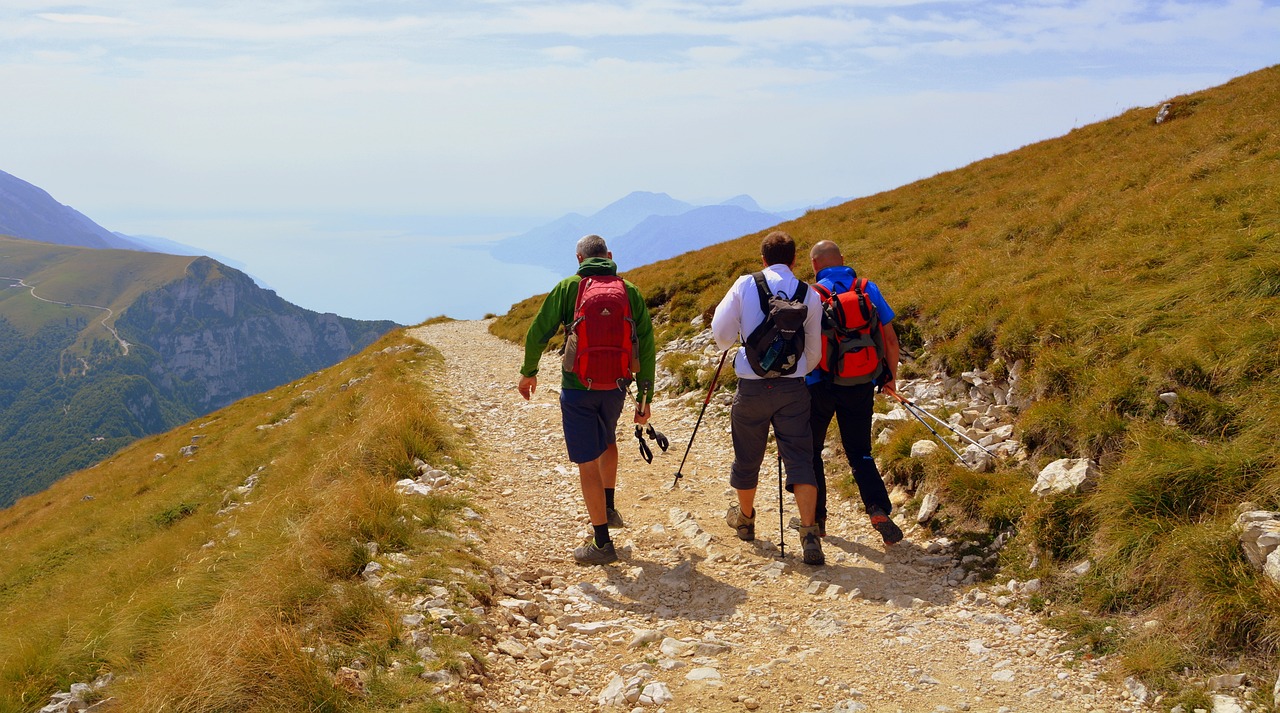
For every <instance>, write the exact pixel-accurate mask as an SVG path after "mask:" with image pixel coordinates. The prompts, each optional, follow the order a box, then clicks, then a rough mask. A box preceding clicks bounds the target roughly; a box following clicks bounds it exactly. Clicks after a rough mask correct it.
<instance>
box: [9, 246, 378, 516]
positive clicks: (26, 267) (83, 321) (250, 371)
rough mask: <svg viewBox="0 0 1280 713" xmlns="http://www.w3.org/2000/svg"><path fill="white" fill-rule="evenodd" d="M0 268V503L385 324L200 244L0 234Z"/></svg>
mask: <svg viewBox="0 0 1280 713" xmlns="http://www.w3.org/2000/svg"><path fill="white" fill-rule="evenodd" d="M0 277H4V278H8V279H7V280H0V507H4V506H7V505H9V504H11V503H12V502H13V501H14V499H15V498H17V497H21V496H23V495H27V494H30V493H34V492H38V491H39V490H41V489H43V488H45V487H47V486H48V485H49V484H50V483H51V482H53V481H54V480H56V479H58V478H59V477H62V476H63V475H65V474H67V473H69V472H71V471H74V470H77V469H79V468H83V467H85V466H87V465H89V464H91V463H95V462H98V461H100V460H102V459H103V458H105V457H107V456H108V455H110V454H111V453H114V452H115V451H116V450H118V449H120V448H121V447H123V446H125V445H126V444H128V443H131V442H132V441H133V440H135V439H137V438H139V437H142V436H145V435H149V434H153V433H159V432H162V431H167V430H169V429H170V428H173V427H174V426H176V425H177V424H180V423H183V422H185V421H188V420H190V419H191V418H193V417H195V416H196V415H198V414H202V413H208V412H209V411H212V410H214V409H216V408H219V407H221V406H225V405H227V404H229V403H231V402H233V401H235V400H236V399H238V398H240V397H242V396H245V395H247V394H251V393H257V392H260V391H263V390H265V389H269V388H272V387H274V386H277V385H279V384H282V383H286V382H288V381H291V380H293V379H296V378H298V377H299V376H301V375H303V374H308V373H311V372H313V371H315V370H316V369H320V368H323V367H325V366H328V365H330V364H333V363H335V362H337V361H339V360H341V359H343V358H346V357H348V356H350V355H352V354H354V353H356V352H358V351H359V350H360V349H361V348H362V347H364V346H365V345H367V344H369V343H370V342H372V341H374V340H376V339H377V338H378V337H379V336H381V335H382V334H385V333H386V332H388V331H389V330H391V329H392V328H393V327H395V325H394V324H393V323H391V322H364V321H359V320H350V319H345V318H341V317H335V316H333V315H320V314H317V313H314V312H309V311H307V310H304V309H302V308H300V307H297V306H296V305H292V304H289V303H288V302H285V301H284V300H282V299H281V298H280V297H279V296H278V295H276V294H275V293H274V292H270V291H268V290H263V289H261V288H259V287H257V286H256V285H255V284H254V283H253V281H252V279H251V278H249V277H248V276H247V275H244V274H243V273H240V272H238V271H236V270H233V269H231V268H226V267H224V266H221V265H219V264H218V263H216V262H214V261H213V260H211V259H209V258H203V257H201V258H193V257H182V256H172V255H160V254H156V253H142V252H131V251H124V250H94V249H89V248H75V247H66V246H61V245H50V244H46V243H37V242H31V241H26V240H17V239H11V238H0ZM19 279H20V280H22V281H24V282H25V285H28V286H31V287H33V288H34V296H33V293H32V290H31V289H28V288H27V287H23V286H19V285H18V284H17V280H19ZM76 305H96V306H99V307H103V308H109V309H111V310H113V311H112V313H107V312H106V311H105V310H104V309H92V308H90V307H88V306H76ZM104 320H105V321H106V325H105V326H104ZM108 327H113V328H114V329H115V330H116V331H117V332H118V333H119V336H120V339H122V340H125V341H126V342H128V343H129V344H130V346H129V349H128V352H127V353H126V352H125V349H124V348H122V346H121V344H120V341H118V340H117V338H116V336H115V335H114V334H113V333H112V332H111V330H110V329H108Z"/></svg>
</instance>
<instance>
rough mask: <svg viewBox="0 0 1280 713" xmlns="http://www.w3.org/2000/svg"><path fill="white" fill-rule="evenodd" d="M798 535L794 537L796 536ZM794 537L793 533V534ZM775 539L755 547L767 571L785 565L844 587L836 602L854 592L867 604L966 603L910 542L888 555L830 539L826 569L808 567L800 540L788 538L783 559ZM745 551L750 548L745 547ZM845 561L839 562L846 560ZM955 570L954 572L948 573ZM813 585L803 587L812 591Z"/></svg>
mask: <svg viewBox="0 0 1280 713" xmlns="http://www.w3.org/2000/svg"><path fill="white" fill-rule="evenodd" d="M791 532H794V531H791ZM789 534H790V533H789ZM772 540H773V538H762V537H757V539H756V540H755V541H754V542H752V543H751V550H752V552H751V555H752V556H754V557H758V558H760V563H761V567H762V568H764V567H767V566H768V564H769V563H770V562H782V563H784V568H783V570H782V571H783V572H784V573H786V574H793V575H798V576H800V577H803V578H805V579H806V580H808V582H815V581H817V582H823V583H828V584H838V585H840V586H842V587H844V592H842V593H840V594H838V595H835V596H834V597H832V598H840V597H844V596H847V593H848V592H849V591H852V590H853V589H855V588H856V589H859V590H861V592H862V595H861V598H862V599H866V600H871V601H875V600H879V601H888V600H891V599H894V598H897V597H907V598H908V600H910V599H920V600H922V601H924V602H926V603H928V604H932V605H936V606H942V605H946V604H950V603H952V602H954V601H956V600H957V599H959V598H960V595H961V594H962V593H963V590H961V589H958V588H957V587H954V586H951V585H948V584H946V582H945V573H946V571H947V570H945V569H934V568H933V567H932V565H930V564H929V561H928V560H923V561H922V558H926V557H929V555H928V553H927V552H926V551H925V550H924V549H923V548H921V547H920V546H919V545H917V544H916V543H914V542H911V541H910V540H903V541H902V542H899V543H897V544H895V545H892V546H891V547H889V548H888V549H887V550H885V549H882V548H881V547H876V546H871V545H867V544H864V543H862V542H859V541H857V540H850V539H846V538H844V537H840V536H839V535H828V536H827V537H824V538H823V539H822V549H823V554H824V555H825V556H826V560H827V562H826V564H825V565H822V566H819V567H814V566H811V565H807V564H804V562H802V561H801V559H800V540H799V537H798V536H796V537H790V536H788V537H787V538H786V557H785V559H780V558H779V557H778V548H777V544H776V543H775V542H773V541H772ZM743 544H744V545H745V544H747V543H743ZM842 554H843V555H845V557H843V558H842V559H843V561H838V560H839V559H841V557H840V556H841V555H842ZM948 569H949V568H948ZM809 586H810V585H809V584H807V583H806V584H805V585H802V588H803V589H805V590H807V589H808V587H809ZM812 594H813V596H814V597H815V602H814V603H815V604H818V603H820V602H821V601H823V600H824V599H825V598H826V597H827V594H826V590H825V588H822V587H820V588H819V591H817V592H814V593H812Z"/></svg>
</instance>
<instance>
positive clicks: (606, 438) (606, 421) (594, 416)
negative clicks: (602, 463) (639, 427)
mask: <svg viewBox="0 0 1280 713" xmlns="http://www.w3.org/2000/svg"><path fill="white" fill-rule="evenodd" d="M626 399H627V392H625V391H623V390H621V389H609V390H608V391H586V390H583V389H561V390H560V419H561V421H562V422H563V423H564V445H565V448H566V449H568V451H569V460H571V461H573V462H574V463H590V462H591V461H593V460H595V459H597V458H599V457H600V456H601V455H602V454H603V453H604V452H605V451H606V450H608V448H609V446H611V445H613V444H614V443H616V442H617V440H618V438H617V432H618V417H619V416H621V415H622V404H623V403H624V402H625V401H626Z"/></svg>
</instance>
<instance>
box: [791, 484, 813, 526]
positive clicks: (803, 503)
mask: <svg viewBox="0 0 1280 713" xmlns="http://www.w3.org/2000/svg"><path fill="white" fill-rule="evenodd" d="M793 490H794V491H795V496H796V509H798V510H799V511H800V524H801V525H802V526H804V527H808V526H809V525H812V524H814V523H815V522H817V519H816V513H815V511H816V510H817V507H818V487H817V486H816V485H796V486H794V488H793Z"/></svg>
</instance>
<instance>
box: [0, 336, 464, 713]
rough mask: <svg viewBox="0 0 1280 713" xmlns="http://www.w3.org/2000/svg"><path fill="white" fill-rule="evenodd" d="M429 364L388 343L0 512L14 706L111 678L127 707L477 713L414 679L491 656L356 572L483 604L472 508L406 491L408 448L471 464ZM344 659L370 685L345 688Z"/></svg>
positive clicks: (416, 350)
mask: <svg viewBox="0 0 1280 713" xmlns="http://www.w3.org/2000/svg"><path fill="white" fill-rule="evenodd" d="M0 344H3V343H2V342H0ZM436 362H438V356H435V355H433V354H431V353H430V352H429V351H428V350H426V349H425V348H423V347H422V346H421V345H416V344H414V343H412V342H411V340H408V339H406V338H405V337H404V335H403V333H396V334H393V335H390V336H388V337H386V338H385V339H384V340H382V341H381V342H379V343H378V344H376V345H374V346H373V347H372V348H369V349H366V350H365V351H364V352H363V353H361V354H359V355H358V356H356V357H353V358H351V359H348V360H346V361H344V362H342V363H341V364H338V365H336V366H334V367H331V368H329V369H327V370H324V371H322V372H319V373H315V374H310V375H308V376H306V377H304V378H303V379H301V380H299V381H297V382H294V383H291V384H288V385H285V386H281V387H278V388H277V389H275V390H273V391H271V392H268V393H265V394H261V395H257V396H252V397H249V398H246V399H244V400H242V401H239V402H237V403H236V404H234V405H232V406H229V407H227V408H225V409H222V410H219V411H217V412H214V413H212V414H210V415H208V416H207V417H205V418H202V419H200V420H199V421H195V422H191V423H189V424H186V425H185V426H183V427H181V428H178V429H175V430H173V431H170V432H168V433H165V434H163V435H159V436H154V437H150V438H147V439H145V440H143V441H142V442H140V443H136V444H134V445H132V446H129V447H126V448H124V449H122V450H121V451H119V452H117V453H115V454H114V455H113V456H112V457H111V458H109V459H108V460H106V461H105V462H103V463H101V464H99V465H97V466H96V467H94V468H91V469H88V470H84V471H81V472H78V473H75V474H74V475H72V476H70V477H68V478H65V479H63V480H61V481H60V482H58V483H55V484H54V485H53V486H52V487H50V488H49V489H48V490H47V491H45V492H43V493H41V494H39V495H37V496H34V497H29V498H26V499H23V500H22V501H20V502H18V503H17V504H16V505H15V506H13V507H11V508H9V509H7V510H2V511H0V533H2V536H0V553H2V554H3V556H0V602H3V606H2V607H0V711H4V712H5V713H18V712H20V711H21V712H23V713H32V712H34V711H37V710H39V709H40V708H41V707H42V706H43V705H44V704H45V703H47V702H48V701H49V696H51V695H53V694H55V693H57V692H59V691H67V690H68V689H69V688H70V687H71V684H72V683H76V682H84V683H89V682H92V681H94V680H95V679H97V678H98V677H99V676H101V675H103V674H107V673H110V674H113V675H114V682H113V683H112V685H111V687H110V688H108V689H107V691H106V692H105V693H104V694H99V697H101V695H109V696H111V697H113V698H114V699H115V703H116V708H114V710H152V711H154V710H183V711H188V712H189V713H197V712H203V713H213V712H214V711H227V710H243V711H267V710H276V711H300V710H309V711H333V712H336V711H357V710H358V711H382V710H387V711H390V710H403V709H404V708H403V705H404V704H405V703H406V702H413V703H414V705H416V706H419V707H418V708H416V709H418V710H433V711H440V712H441V713H447V712H449V711H461V710H463V708H462V706H460V705H455V704H451V703H449V702H448V701H445V700H442V696H441V695H440V694H438V693H436V692H434V690H435V688H436V686H435V685H434V684H432V683H431V682H429V681H426V680H423V679H421V678H419V677H418V674H419V673H421V672H423V671H424V670H430V671H433V672H435V671H440V674H439V675H442V676H444V677H445V678H446V679H448V678H450V677H452V675H453V674H451V673H450V671H452V670H457V671H468V670H469V669H468V666H477V665H478V664H477V662H476V659H474V658H472V657H471V655H470V653H469V652H470V651H471V650H473V648H472V647H473V645H472V643H471V639H470V638H468V637H467V636H464V635H463V634H462V632H460V631H449V630H445V629H438V630H436V631H435V632H434V635H433V636H432V637H431V640H430V642H429V643H426V642H421V643H418V644H416V645H414V646H412V647H410V643H409V641H410V640H409V639H408V638H407V637H406V639H405V640H404V641H402V640H401V638H400V637H401V634H403V633H406V631H407V630H406V629H405V628H404V626H403V625H402V624H401V622H400V616H401V614H402V613H408V610H407V607H406V611H405V612H397V611H396V610H395V609H394V608H393V602H392V601H391V600H390V599H383V598H382V597H381V596H379V595H377V594H376V593H375V590H374V589H373V588H372V586H371V585H372V581H368V582H366V580H365V579H363V578H361V576H360V574H361V572H362V570H364V569H365V567H366V564H367V563H369V562H370V561H373V560H374V559H375V556H376V557H377V559H378V560H379V561H380V562H381V563H382V564H383V565H385V567H386V570H385V571H384V572H383V576H384V577H386V578H387V580H388V583H391V582H396V583H397V584H396V587H397V591H398V592H399V593H400V595H401V596H408V597H413V598H418V597H423V596H426V595H431V597H433V598H434V597H436V596H438V595H436V594H433V593H432V592H433V587H435V586H437V585H436V583H439V584H440V585H444V586H441V587H440V591H443V592H445V594H444V597H445V599H447V601H442V602H441V603H440V605H439V606H441V607H445V608H449V607H453V606H457V607H458V610H459V612H460V614H461V613H465V614H466V615H468V616H470V612H469V609H468V608H469V607H472V606H478V604H479V602H478V601H477V600H476V599H474V598H473V596H472V594H471V593H472V592H475V595H476V596H481V597H485V596H487V594H486V593H487V585H484V584H483V580H482V579H481V578H480V577H479V576H478V575H479V574H480V573H479V572H477V571H476V560H475V558H474V556H473V555H472V554H471V551H470V546H468V545H465V544H463V543H462V542H461V541H460V539H459V537H458V535H457V534H455V533H454V530H458V529H460V525H459V523H460V522H461V518H460V517H459V514H460V510H461V509H462V507H463V506H464V505H465V504H466V500H465V499H464V498H463V497H461V495H460V494H453V493H450V492H447V491H441V492H437V493H434V494H432V495H430V496H426V497H424V496H415V497H413V498H408V497H404V496H402V495H399V494H398V493H397V492H396V491H395V490H394V489H393V487H392V486H393V484H394V482H395V481H396V480H397V479H398V478H400V477H402V476H403V475H404V474H405V473H412V472H415V471H416V468H417V466H416V464H415V462H414V459H415V458H421V459H423V460H425V461H426V462H429V463H432V464H435V465H436V466H438V467H440V468H443V469H445V470H446V471H448V472H449V473H451V474H453V475H454V476H455V477H456V476H460V475H462V474H463V473H464V469H465V467H466V453H465V452H464V451H463V450H462V448H461V447H460V444H459V442H458V440H457V438H456V436H455V435H454V434H453V433H452V431H451V429H449V428H448V427H447V426H445V425H443V424H441V423H440V422H439V421H438V420H437V419H436V417H435V411H436V407H435V405H434V404H433V401H432V399H433V396H432V395H431V394H430V393H428V392H427V390H426V388H425V384H424V381H423V378H422V376H421V371H422V369H423V367H424V366H426V365H429V364H432V363H436ZM188 446H192V447H191V448H189V449H187V447H188ZM184 449H186V451H185V452H184ZM156 454H161V455H159V456H157V455H156ZM410 556H412V557H413V558H414V559H413V560H412V566H405V565H403V564H399V563H401V562H404V561H407V560H408V558H409V557H410ZM371 571H372V570H370V572H371ZM393 573H394V575H393ZM401 579H403V581H400V580H401ZM445 580H447V582H448V583H447V584H446V583H445ZM388 586H389V584H388ZM486 601H487V599H486ZM423 633H424V634H425V631H424V632H423ZM414 641H418V640H417V639H414ZM415 651H421V652H423V653H422V654H421V658H419V656H418V655H416V654H415ZM428 652H429V654H430V655H429V656H428ZM389 656H394V657H396V658H397V659H398V660H402V661H408V660H410V659H411V660H412V661H413V663H412V665H411V666H406V667H404V668H403V669H401V670H398V671H396V672H394V673H388V672H387V670H386V657H389ZM358 661H362V662H364V663H363V664H362V663H357V662H358ZM348 666H357V667H361V668H367V669H368V678H369V681H368V687H367V690H366V694H365V695H363V696H361V695H356V694H354V693H352V692H348V691H347V690H344V689H343V688H342V687H341V686H340V685H339V684H338V683H337V682H336V681H335V673H336V672H338V671H339V670H340V669H341V668H342V667H348ZM375 669H376V671H375ZM351 673H354V672H353V671H352V672H351Z"/></svg>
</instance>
